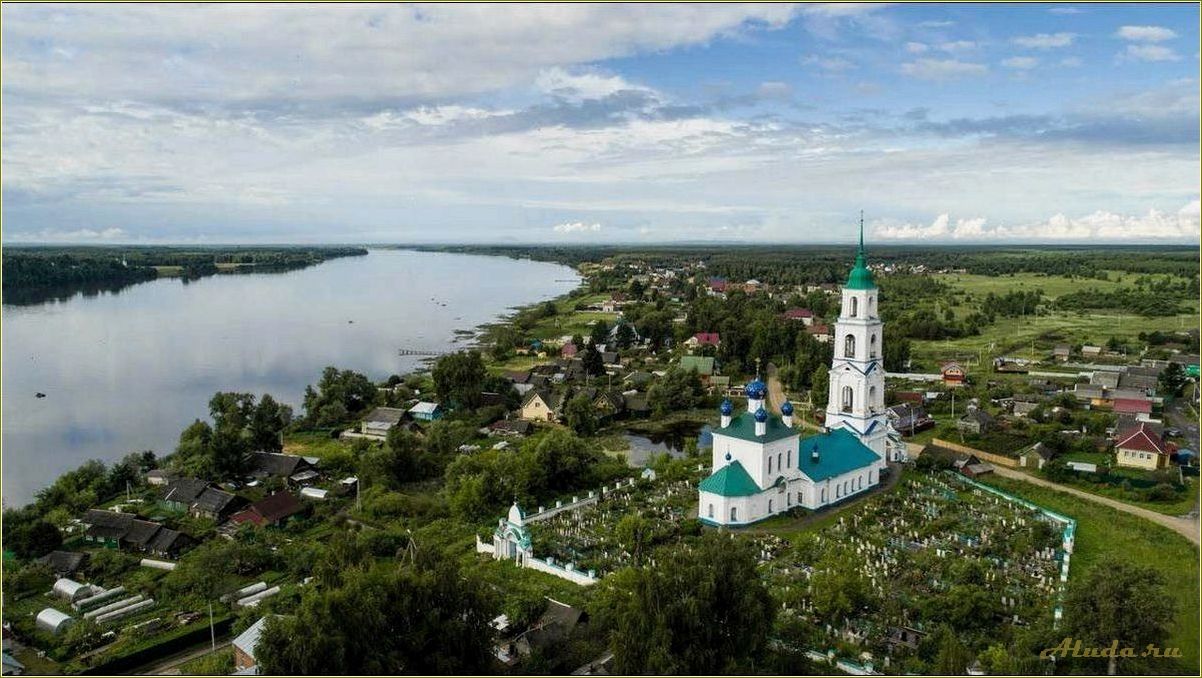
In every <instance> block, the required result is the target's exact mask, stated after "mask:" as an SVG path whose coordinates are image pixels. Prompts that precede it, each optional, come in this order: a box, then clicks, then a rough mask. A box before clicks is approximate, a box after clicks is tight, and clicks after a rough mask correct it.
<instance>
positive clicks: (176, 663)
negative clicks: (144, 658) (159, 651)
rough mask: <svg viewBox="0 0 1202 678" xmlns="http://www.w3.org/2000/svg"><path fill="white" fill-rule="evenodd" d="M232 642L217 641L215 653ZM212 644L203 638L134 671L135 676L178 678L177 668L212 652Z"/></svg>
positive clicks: (227, 640)
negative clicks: (190, 645)
mask: <svg viewBox="0 0 1202 678" xmlns="http://www.w3.org/2000/svg"><path fill="white" fill-rule="evenodd" d="M233 642H234V641H233V640H232V639H229V638H227V639H225V640H218V641H217V649H216V651H217V652H220V651H221V650H223V649H225V648H227V647H229V646H230V644H231V643H233ZM213 651H214V650H213V646H212V642H211V641H210V640H209V639H208V638H205V639H204V641H203V642H201V643H198V644H196V645H193V646H192V647H190V648H187V649H185V650H181V651H180V652H177V653H175V654H173V655H171V656H169V657H167V658H165V659H161V660H159V661H157V662H155V663H154V664H152V665H150V666H141V667H138V668H137V669H136V675H144V676H178V675H180V671H179V667H180V666H182V665H184V664H186V663H188V662H190V661H192V660H193V659H198V658H200V657H203V656H205V655H207V654H209V653H210V652H213Z"/></svg>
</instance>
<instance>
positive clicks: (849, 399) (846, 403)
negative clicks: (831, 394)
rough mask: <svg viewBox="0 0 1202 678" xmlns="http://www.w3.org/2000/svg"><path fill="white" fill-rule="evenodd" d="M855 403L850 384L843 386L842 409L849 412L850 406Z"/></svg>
mask: <svg viewBox="0 0 1202 678" xmlns="http://www.w3.org/2000/svg"><path fill="white" fill-rule="evenodd" d="M854 404H855V394H854V392H853V391H852V390H851V387H850V386H844V387H843V411H844V412H851V408H852V406H853V405H854Z"/></svg>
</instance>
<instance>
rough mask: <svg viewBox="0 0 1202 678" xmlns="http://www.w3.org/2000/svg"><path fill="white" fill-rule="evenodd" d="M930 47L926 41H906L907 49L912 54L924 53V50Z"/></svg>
mask: <svg viewBox="0 0 1202 678" xmlns="http://www.w3.org/2000/svg"><path fill="white" fill-rule="evenodd" d="M929 49H930V47H928V46H927V45H926V44H925V43H921V42H907V43H906V51H907V52H909V53H910V54H922V53H923V52H925V51H927V50H929Z"/></svg>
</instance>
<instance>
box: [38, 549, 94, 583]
mask: <svg viewBox="0 0 1202 678" xmlns="http://www.w3.org/2000/svg"><path fill="white" fill-rule="evenodd" d="M87 560H88V554H86V553H79V552H77V551H51V552H50V553H47V554H46V555H44V556H42V557H41V558H38V561H39V562H41V563H45V564H46V565H47V566H49V567H50V570H51V571H52V572H54V573H55V574H57V575H58V576H60V577H64V576H66V575H69V574H72V573H73V572H75V571H76V570H78V569H79V568H80V567H82V566H83V564H84V563H85V562H87Z"/></svg>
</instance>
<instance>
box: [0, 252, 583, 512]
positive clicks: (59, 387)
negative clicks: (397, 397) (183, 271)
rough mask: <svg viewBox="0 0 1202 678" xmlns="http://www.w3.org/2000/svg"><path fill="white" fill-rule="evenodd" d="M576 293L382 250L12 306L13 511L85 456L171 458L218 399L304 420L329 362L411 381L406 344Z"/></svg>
mask: <svg viewBox="0 0 1202 678" xmlns="http://www.w3.org/2000/svg"><path fill="white" fill-rule="evenodd" d="M578 284H579V276H577V275H576V273H575V272H574V271H573V270H571V269H570V268H567V267H565V266H560V265H557V264H550V263H541V262H534V261H526V260H515V259H508V258H503V257H489V256H477V255H466V254H448V253H434V252H414V251H407V250H387V249H380V250H372V251H371V252H370V253H369V254H368V255H367V256H364V257H347V258H342V259H334V260H332V261H327V262H325V263H322V264H319V265H317V266H312V267H310V268H306V269H302V270H299V271H291V272H287V273H262V274H247V275H218V276H211V277H207V278H202V279H200V280H195V281H192V282H188V283H184V282H182V281H181V280H178V279H160V280H154V281H151V282H147V283H142V284H138V285H134V286H132V287H127V288H125V289H123V290H121V291H119V292H114V293H103V294H101V295H99V296H91V297H85V296H83V295H76V296H75V297H72V298H70V299H67V300H65V301H51V302H47V303H43V304H38V305H35V306H10V305H5V306H4V307H3V323H4V332H3V357H2V360H3V394H4V397H3V429H2V435H3V495H4V504H5V505H6V506H10V507H11V506H18V505H21V504H24V503H26V502H28V501H31V500H32V499H33V496H34V493H35V492H36V491H37V490H38V489H40V488H42V487H44V486H45V485H47V484H49V483H50V482H52V481H53V480H54V478H55V477H57V476H58V475H59V474H60V473H62V472H63V471H66V470H69V469H72V468H75V467H76V466H78V465H79V464H80V463H82V462H84V461H85V460H88V459H101V460H104V461H113V460H116V459H120V458H121V457H122V456H124V455H125V454H126V453H128V452H132V451H139V450H147V449H150V450H154V451H155V452H157V453H159V454H166V453H168V452H170V451H172V450H173V449H174V447H175V443H176V441H177V439H178V436H179V433H180V431H181V430H183V428H184V427H185V426H187V424H188V423H190V422H191V421H192V420H193V419H196V418H198V417H199V418H207V416H208V404H207V403H208V400H209V398H210V397H211V396H212V395H213V394H214V393H215V392H217V391H239V392H251V393H255V394H262V393H271V394H272V396H274V397H275V398H277V399H279V400H282V401H284V402H287V403H289V404H291V405H293V407H294V409H295V411H296V412H298V413H299V412H300V408H299V405H300V401H301V398H302V394H303V392H304V388H305V386H306V385H308V384H312V383H315V382H316V381H317V380H318V377H319V376H320V373H321V370H322V368H323V367H325V366H326V365H336V366H338V367H339V368H347V369H353V370H357V371H360V372H363V373H365V374H367V375H368V376H369V377H371V378H372V379H376V380H382V379H384V378H386V377H387V376H388V375H390V374H403V373H405V372H407V371H411V370H413V369H415V368H418V367H420V364H421V361H422V360H423V358H422V357H420V356H401V355H399V354H398V349H409V350H417V351H447V350H453V349H455V348H457V347H459V346H462V345H463V344H464V343H466V342H468V341H470V337H468V336H466V335H465V333H464V332H463V331H465V330H466V331H470V330H473V329H474V328H476V327H478V326H480V325H482V324H485V323H488V322H490V321H493V320H495V319H497V318H498V317H500V316H503V315H505V314H507V313H508V312H509V311H510V310H511V309H512V308H514V307H516V306H522V305H525V304H529V303H533V302H536V301H541V300H544V299H550V298H553V297H556V296H559V295H561V294H565V293H567V292H568V291H570V290H572V289H573V288H575V287H576V286H577V285H578ZM39 392H40V393H45V394H46V396H45V397H44V398H37V397H36V394H37V393H39Z"/></svg>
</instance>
